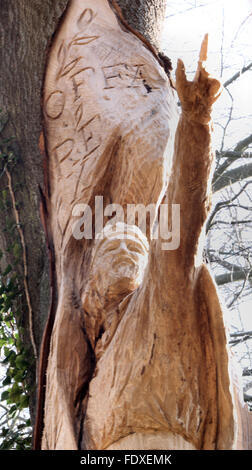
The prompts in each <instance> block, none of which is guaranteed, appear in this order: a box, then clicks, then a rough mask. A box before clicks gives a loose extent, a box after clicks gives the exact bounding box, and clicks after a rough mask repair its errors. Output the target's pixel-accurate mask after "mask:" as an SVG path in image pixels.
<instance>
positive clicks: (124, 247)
mask: <svg viewBox="0 0 252 470" xmlns="http://www.w3.org/2000/svg"><path fill="white" fill-rule="evenodd" d="M119 249H120V252H123V253H129V250H128V247H127V245H126V243H125V242H121V244H120V248H119Z"/></svg>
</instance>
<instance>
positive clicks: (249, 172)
mask: <svg viewBox="0 0 252 470" xmlns="http://www.w3.org/2000/svg"><path fill="white" fill-rule="evenodd" d="M250 176H252V163H248V164H247V165H242V166H239V167H238V168H234V169H233V170H229V171H226V172H225V173H224V174H222V176H221V177H219V178H218V179H217V180H216V181H215V182H214V184H213V192H217V191H220V189H223V188H225V187H226V186H229V185H230V184H233V183H237V182H238V181H241V180H243V179H245V178H249V177H250Z"/></svg>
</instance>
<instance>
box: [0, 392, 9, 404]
mask: <svg viewBox="0 0 252 470" xmlns="http://www.w3.org/2000/svg"><path fill="white" fill-rule="evenodd" d="M8 398H9V391H8V390H5V391H4V392H3V393H2V395H1V401H5V400H8Z"/></svg>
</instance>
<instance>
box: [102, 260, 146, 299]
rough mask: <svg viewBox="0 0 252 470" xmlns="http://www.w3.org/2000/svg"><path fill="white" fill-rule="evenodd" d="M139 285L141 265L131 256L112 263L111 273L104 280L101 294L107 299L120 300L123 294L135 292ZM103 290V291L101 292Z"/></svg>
mask: <svg viewBox="0 0 252 470" xmlns="http://www.w3.org/2000/svg"><path fill="white" fill-rule="evenodd" d="M138 286H139V266H138V265H137V264H136V263H134V262H133V261H132V260H131V259H130V258H128V257H125V259H120V261H118V262H117V261H116V262H114V263H112V266H111V269H110V271H109V273H107V275H106V277H105V278H104V279H103V282H102V289H101V290H100V289H99V290H100V294H101V295H102V296H104V298H105V299H106V300H107V301H110V300H117V299H118V300H119V299H120V298H121V296H123V295H126V294H129V293H130V292H133V291H134V290H135V289H136V288H137V287H138ZM101 291H102V292H101Z"/></svg>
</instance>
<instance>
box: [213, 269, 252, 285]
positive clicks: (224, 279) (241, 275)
mask: <svg viewBox="0 0 252 470" xmlns="http://www.w3.org/2000/svg"><path fill="white" fill-rule="evenodd" d="M247 277H248V279H252V273H251V271H250V274H249V276H248V272H246V271H245V270H243V269H240V271H233V272H231V273H224V274H219V275H217V276H215V282H216V284H218V286H223V285H224V284H229V283H230V282H237V281H244V280H245V279H247Z"/></svg>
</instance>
